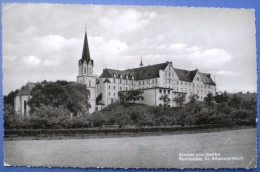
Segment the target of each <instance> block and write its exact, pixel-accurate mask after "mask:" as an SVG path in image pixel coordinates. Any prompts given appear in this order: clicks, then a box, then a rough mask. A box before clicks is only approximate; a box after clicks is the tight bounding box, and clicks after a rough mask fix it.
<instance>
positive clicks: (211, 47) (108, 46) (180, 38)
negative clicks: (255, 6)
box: [2, 3, 257, 95]
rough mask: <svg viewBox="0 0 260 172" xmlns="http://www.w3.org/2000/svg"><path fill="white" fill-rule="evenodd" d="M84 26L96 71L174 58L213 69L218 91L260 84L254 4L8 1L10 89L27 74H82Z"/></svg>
mask: <svg viewBox="0 0 260 172" xmlns="http://www.w3.org/2000/svg"><path fill="white" fill-rule="evenodd" d="M85 31H87V35H88V42H89V48H90V55H91V59H93V60H94V74H96V75H101V73H102V71H103V69H104V68H111V69H119V70H124V69H128V68H136V67H139V64H140V61H141V59H142V61H143V64H144V66H146V65H152V64H157V63H164V62H166V61H171V62H172V64H173V67H175V68H180V69H186V70H194V69H199V71H200V72H203V73H211V76H212V79H213V80H215V82H216V84H217V91H224V90H225V91H227V92H231V93H234V92H239V91H243V92H247V91H249V92H256V91H257V71H256V41H255V33H256V30H255V12H254V10H251V9H228V8H191V7H166V6H164V7H163V6H99V5H68V4H66V5H65V4H36V3H35V4H29V3H26V4H15V3H6V4H3V5H2V41H3V42H2V46H3V48H2V53H3V56H2V62H3V63H2V69H3V94H4V95H6V94H8V93H9V92H10V91H14V90H16V89H20V88H21V87H22V86H23V85H25V84H26V83H27V82H41V81H43V80H47V81H56V80H68V81H76V77H77V75H78V60H79V59H80V58H81V55H82V49H83V41H84V35H85Z"/></svg>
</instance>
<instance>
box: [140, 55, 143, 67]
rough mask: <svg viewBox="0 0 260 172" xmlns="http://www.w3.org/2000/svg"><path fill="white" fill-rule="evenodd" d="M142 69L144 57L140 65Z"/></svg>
mask: <svg viewBox="0 0 260 172" xmlns="http://www.w3.org/2000/svg"><path fill="white" fill-rule="evenodd" d="M140 67H143V61H142V57H141V63H140Z"/></svg>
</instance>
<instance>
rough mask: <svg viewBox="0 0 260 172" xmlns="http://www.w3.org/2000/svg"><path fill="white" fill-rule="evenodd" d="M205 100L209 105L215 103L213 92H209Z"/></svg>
mask: <svg viewBox="0 0 260 172" xmlns="http://www.w3.org/2000/svg"><path fill="white" fill-rule="evenodd" d="M204 102H205V104H206V105H207V106H208V107H209V106H213V105H214V97H213V95H212V93H209V94H207V96H206V97H204Z"/></svg>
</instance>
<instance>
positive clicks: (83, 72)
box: [77, 33, 216, 113]
mask: <svg viewBox="0 0 260 172" xmlns="http://www.w3.org/2000/svg"><path fill="white" fill-rule="evenodd" d="M93 68H94V60H93V59H91V56H90V52H89V45H88V38H87V33H85V38H84V45H83V51H82V57H81V59H80V60H79V63H78V76H77V82H78V83H81V84H84V85H85V86H86V88H87V89H88V90H89V91H90V97H89V103H90V105H91V109H90V110H89V112H90V113H93V112H95V111H98V110H101V109H103V108H104V107H106V106H108V105H109V104H111V103H114V102H117V101H119V97H118V92H124V93H126V92H128V91H129V90H142V98H141V99H139V100H138V101H136V103H143V104H147V105H151V106H159V105H161V104H163V101H162V100H161V98H160V97H161V96H162V95H168V97H169V98H170V99H171V100H173V99H174V98H175V97H176V96H183V97H185V98H186V102H187V101H188V96H189V95H192V94H197V95H199V100H201V101H202V100H203V99H204V97H206V96H207V94H209V93H212V94H213V95H215V94H216V83H215V82H214V81H213V80H212V78H211V75H210V74H209V73H202V72H200V71H199V70H198V69H195V70H192V71H189V70H184V69H177V68H174V67H173V64H172V62H170V61H166V62H164V63H160V64H154V65H147V66H145V65H143V62H142V60H141V63H140V66H139V67H137V68H132V69H126V70H116V69H107V68H105V69H103V72H102V74H101V75H100V76H99V77H97V76H95V75H94V74H93ZM169 106H171V107H173V106H176V103H175V102H174V101H171V102H170V104H169Z"/></svg>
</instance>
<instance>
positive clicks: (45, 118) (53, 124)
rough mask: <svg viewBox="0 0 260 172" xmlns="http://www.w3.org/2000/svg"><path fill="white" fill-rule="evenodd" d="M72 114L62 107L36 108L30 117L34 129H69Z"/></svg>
mask: <svg viewBox="0 0 260 172" xmlns="http://www.w3.org/2000/svg"><path fill="white" fill-rule="evenodd" d="M70 119H71V118H70V112H69V111H68V110H67V109H65V108H63V107H62V106H61V107H52V106H44V105H42V106H41V107H35V109H34V112H33V113H32V114H31V115H30V125H31V127H32V128H33V129H61V128H69V125H70Z"/></svg>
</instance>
